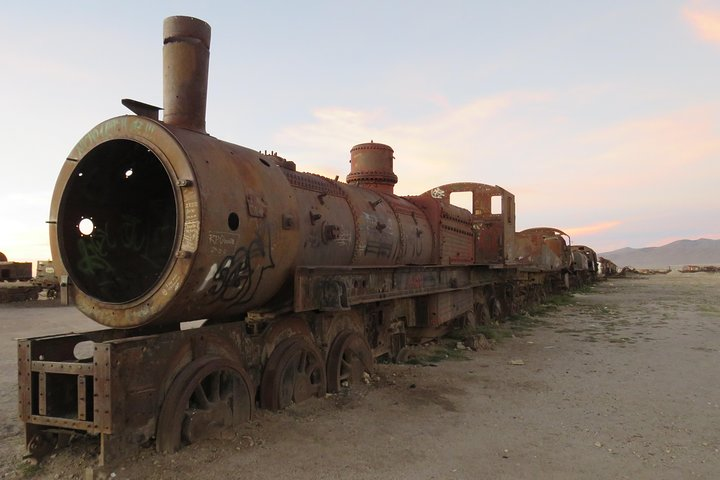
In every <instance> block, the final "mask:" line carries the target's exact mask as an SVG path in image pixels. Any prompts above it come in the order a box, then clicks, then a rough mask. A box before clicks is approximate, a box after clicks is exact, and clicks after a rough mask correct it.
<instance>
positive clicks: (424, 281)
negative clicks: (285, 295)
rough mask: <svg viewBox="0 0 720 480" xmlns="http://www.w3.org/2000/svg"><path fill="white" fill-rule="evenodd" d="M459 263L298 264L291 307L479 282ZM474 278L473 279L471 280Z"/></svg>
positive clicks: (328, 305) (324, 307) (337, 306)
mask: <svg viewBox="0 0 720 480" xmlns="http://www.w3.org/2000/svg"><path fill="white" fill-rule="evenodd" d="M471 275H472V272H471V271H470V270H468V269H467V268H463V267H460V266H417V267H413V266H402V267H395V268H392V267H382V268H378V267H375V268H365V267H335V268H334V267H300V268H298V269H297V270H296V271H295V299H294V307H293V308H294V310H295V311H296V312H304V311H309V310H320V311H337V310H343V309H347V308H348V307H350V306H352V305H359V304H363V303H370V302H378V301H382V300H391V299H398V298H406V297H412V296H419V295H427V294H431V293H440V292H447V291H452V290H459V289H465V288H470V287H473V286H480V285H482V284H484V282H485V281H486V280H485V279H482V278H481V277H479V276H478V277H476V278H475V279H473V278H471ZM473 280H476V281H473Z"/></svg>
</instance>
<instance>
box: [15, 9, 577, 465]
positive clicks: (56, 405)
mask: <svg viewBox="0 0 720 480" xmlns="http://www.w3.org/2000/svg"><path fill="white" fill-rule="evenodd" d="M209 46H210V27H209V26H208V25H207V24H206V23H205V22H203V21H201V20H198V19H195V18H190V17H170V18H168V19H166V20H165V24H164V45H163V64H164V66H163V69H164V70H163V71H164V74H163V79H164V90H163V103H164V108H163V119H162V120H160V118H159V117H160V114H159V111H160V109H159V108H157V107H153V106H150V105H147V104H143V103H140V102H137V101H133V100H124V101H123V104H125V105H126V106H127V107H128V108H130V109H131V110H132V112H133V113H134V115H126V116H120V117H116V118H112V119H109V120H106V121H104V122H102V123H100V124H99V125H97V126H96V127H94V128H93V129H92V130H90V132H88V133H87V134H86V135H85V136H84V137H83V138H82V139H81V140H80V141H79V142H78V143H77V145H76V146H75V147H74V148H73V150H72V151H71V153H70V154H69V155H68V157H67V159H66V161H65V163H64V164H63V166H62V169H61V172H60V175H59V177H58V180H57V184H56V187H55V191H54V194H53V200H52V205H51V212H50V219H49V224H50V238H51V249H52V253H53V259H54V261H55V262H56V264H57V267H58V268H57V269H58V270H59V272H60V274H62V275H67V278H68V284H70V285H71V287H70V288H71V297H72V299H73V301H74V303H75V304H76V305H77V307H78V308H79V309H80V310H81V311H82V312H83V313H85V314H86V315H87V316H89V317H90V318H92V319H93V320H95V321H96V322H98V323H100V324H102V325H104V326H106V327H110V328H105V329H101V330H98V331H95V332H86V333H82V334H67V335H56V336H49V337H40V338H32V339H23V340H19V342H18V354H19V357H18V368H19V407H20V417H21V419H22V420H23V422H25V430H26V442H27V446H28V451H29V453H30V454H31V455H35V456H40V455H41V454H42V452H43V451H44V450H45V446H47V445H48V443H52V442H54V441H55V439H56V438H55V437H57V436H62V435H63V434H64V433H63V432H66V433H77V432H82V433H89V434H95V435H98V436H99V437H100V441H101V453H100V462H101V464H102V463H105V462H109V461H112V460H113V459H116V458H119V457H120V456H122V455H124V454H127V453H128V452H132V451H135V450H137V449H138V448H140V446H142V445H146V444H147V443H148V442H154V443H155V445H156V447H157V448H158V449H159V450H161V451H174V450H177V449H178V448H180V447H181V446H182V445H183V444H186V443H191V442H195V441H198V440H201V439H203V438H206V437H208V436H213V435H215V434H217V433H218V432H219V431H222V430H224V429H227V428H234V427H236V426H237V425H238V424H240V423H242V422H244V421H246V420H247V419H248V418H250V417H251V415H252V413H253V410H254V408H256V407H257V406H259V407H261V408H268V409H280V408H284V407H286V406H288V405H290V404H292V403H294V402H300V401H303V400H306V399H308V398H310V397H313V396H316V397H322V396H324V395H325V393H326V392H327V391H330V392H333V391H338V390H339V389H341V388H344V387H345V386H347V385H349V384H352V383H354V382H358V381H362V379H363V378H364V377H365V376H366V375H367V373H369V372H370V371H371V370H372V368H373V361H374V359H375V358H377V357H380V356H387V357H389V358H391V359H398V358H402V356H403V352H404V351H406V350H407V345H408V344H409V343H416V342H420V341H423V340H424V339H429V338H436V337H439V336H441V335H443V334H445V333H447V332H448V331H450V330H451V329H452V328H455V327H457V326H472V325H474V324H476V323H478V322H483V321H487V320H489V319H491V318H495V319H498V318H501V317H502V316H504V315H507V314H509V313H512V312H514V311H517V309H518V308H521V307H523V306H524V305H525V304H526V303H527V302H530V301H537V299H539V298H540V297H541V296H542V295H541V294H544V293H545V292H546V291H548V290H553V289H557V288H562V285H563V283H564V280H563V278H564V277H563V275H567V274H568V272H569V271H570V269H569V267H570V263H571V260H572V253H571V251H570V246H569V238H568V239H567V240H565V239H564V237H567V236H566V235H565V234H563V233H562V232H561V231H559V230H556V229H534V230H531V231H525V232H520V233H517V234H516V232H515V203H514V202H515V199H514V196H513V195H512V194H511V193H510V192H508V191H507V190H505V189H503V188H501V187H498V186H493V185H485V184H481V183H470V182H461V183H453V184H448V185H442V186H438V187H435V188H432V189H430V190H428V191H427V192H425V193H423V194H420V195H417V196H408V197H400V196H397V195H395V194H394V191H393V188H394V185H395V183H396V182H397V181H398V177H397V176H396V175H395V173H394V171H393V159H394V152H393V150H392V148H391V147H389V146H387V145H384V144H381V143H375V142H372V141H371V142H368V143H361V144H358V145H356V146H354V147H352V148H351V150H350V164H351V169H350V173H349V174H348V176H347V178H346V182H341V181H339V180H338V179H337V178H336V179H328V178H324V177H321V176H318V175H314V174H311V173H301V172H299V171H297V169H296V166H295V164H294V163H293V162H291V161H287V160H285V159H283V158H281V157H280V156H278V155H277V154H275V153H274V152H270V153H269V154H268V153H267V152H259V151H256V150H253V149H249V148H246V147H242V146H239V145H235V144H232V143H228V142H225V141H222V140H220V139H217V138H214V137H212V136H211V135H209V134H208V133H207V132H206V131H205V109H206V107H205V105H206V97H207V76H208V68H209ZM459 192H469V193H470V194H471V195H470V196H471V198H472V200H471V206H470V209H469V210H468V209H466V208H462V207H460V206H456V205H454V204H453V202H452V197H453V195H454V194H456V193H459ZM190 320H204V322H203V323H202V325H201V326H199V327H197V326H196V325H195V326H196V327H197V328H185V326H183V327H182V328H181V327H180V325H181V324H185V325H187V324H186V322H189V321H190ZM82 347H90V348H82ZM88 352H89V353H88Z"/></svg>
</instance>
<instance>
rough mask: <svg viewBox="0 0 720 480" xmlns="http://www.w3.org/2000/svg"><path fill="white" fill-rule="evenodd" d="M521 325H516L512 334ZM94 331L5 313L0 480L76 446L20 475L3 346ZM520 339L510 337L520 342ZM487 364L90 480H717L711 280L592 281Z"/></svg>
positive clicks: (470, 359)
mask: <svg viewBox="0 0 720 480" xmlns="http://www.w3.org/2000/svg"><path fill="white" fill-rule="evenodd" d="M520 322H521V323H522V324H527V323H529V322H528V320H527V319H524V320H521V321H520ZM93 328H95V325H94V324H93V323H92V322H90V321H89V320H86V319H84V318H83V317H82V316H81V315H80V314H78V313H77V312H76V311H75V310H74V309H72V308H68V307H57V308H31V307H17V306H16V307H7V306H5V307H1V308H0V332H2V337H1V338H0V341H1V342H2V344H1V347H2V348H1V349H0V366H1V367H2V368H1V369H0V478H23V477H36V478H48V479H55V478H78V479H81V478H85V470H86V468H87V467H88V466H91V465H93V463H94V459H93V454H94V453H96V451H97V450H96V449H97V447H96V446H95V444H94V443H93V442H91V441H88V440H80V441H77V442H75V443H73V445H71V447H70V448H68V449H65V450H62V451H56V452H55V453H54V454H53V455H52V456H51V457H50V458H48V459H47V460H45V461H44V462H43V463H41V464H40V465H39V466H31V465H28V464H24V463H23V462H22V454H23V451H24V450H23V445H22V443H23V438H22V426H21V425H20V423H19V422H18V421H17V406H16V405H17V403H16V402H17V399H16V398H17V392H16V388H17V386H16V375H17V374H16V358H15V355H16V350H15V344H14V341H13V339H14V338H15V337H20V336H32V335H42V334H49V333H59V332H66V331H70V330H83V329H93ZM517 331H518V332H519V330H517ZM523 332H524V333H523V334H522V335H521V334H517V335H516V336H515V337H512V338H507V339H505V340H502V341H501V342H500V343H499V344H498V345H497V346H496V347H495V348H494V349H493V350H486V351H478V352H471V351H468V352H461V353H462V354H463V355H464V356H465V357H466V359H465V360H456V361H451V360H447V361H443V362H440V363H438V364H437V365H431V366H418V365H380V366H378V377H377V378H375V379H374V380H373V382H372V383H371V384H370V385H367V386H365V385H363V386H360V387H357V388H353V389H352V390H351V391H349V392H346V393H344V394H339V395H333V396H327V397H326V398H324V399H316V400H310V401H308V402H305V403H303V404H301V405H294V406H292V407H290V408H288V409H287V410H285V411H283V412H280V413H269V412H263V411H258V412H257V414H256V416H255V419H254V420H253V421H252V422H251V423H250V424H248V425H247V426H246V427H244V428H242V429H241V431H239V432H238V433H237V435H234V436H230V437H229V438H227V439H224V440H212V441H207V442H204V443H201V444H196V445H191V446H189V447H187V448H185V449H183V450H182V451H180V452H179V453H177V454H173V455H160V454H156V453H155V452H154V451H153V450H151V449H147V450H146V451H144V452H143V453H142V454H141V455H140V456H139V457H137V458H132V459H128V460H127V462H125V463H123V464H120V465H117V466H114V468H112V469H111V470H108V471H106V472H100V473H102V474H106V475H108V476H111V475H112V476H113V478H118V479H120V478H152V479H165V478H167V479H170V478H172V479H176V478H177V479H193V478H201V477H202V478H243V479H278V478H294V479H298V480H306V479H324V478H327V479H336V478H353V479H471V478H472V479H474V478H493V479H538V478H552V479H577V478H592V479H620V478H627V479H663V478H666V479H679V478H683V479H685V478H705V479H715V478H719V477H720V406H719V403H720V381H718V380H719V379H720V275H719V274H700V273H698V274H678V273H674V272H673V273H671V274H669V275H657V276H649V277H636V278H628V279H616V280H611V281H607V282H602V283H600V284H599V285H597V286H595V287H593V288H592V289H590V290H589V291H587V292H585V293H583V294H576V295H575V296H574V297H573V299H572V303H571V304H569V305H564V306H561V307H559V308H558V309H557V310H555V311H552V312H550V313H546V314H544V315H542V316H541V317H538V318H537V323H536V324H535V326H534V327H533V328H532V329H531V330H523Z"/></svg>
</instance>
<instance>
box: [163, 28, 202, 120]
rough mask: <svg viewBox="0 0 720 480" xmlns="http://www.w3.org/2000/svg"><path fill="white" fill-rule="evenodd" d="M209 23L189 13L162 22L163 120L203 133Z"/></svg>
mask: <svg viewBox="0 0 720 480" xmlns="http://www.w3.org/2000/svg"><path fill="white" fill-rule="evenodd" d="M209 64H210V25H208V24H207V23H205V22H203V21H202V20H198V19H197V18H192V17H168V18H166V19H165V22H164V24H163V104H164V110H165V113H164V116H163V121H164V122H165V123H166V124H168V125H175V126H178V127H182V128H187V129H189V130H195V131H197V132H201V133H205V110H206V106H207V82H208V66H209Z"/></svg>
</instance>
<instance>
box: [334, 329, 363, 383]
mask: <svg viewBox="0 0 720 480" xmlns="http://www.w3.org/2000/svg"><path fill="white" fill-rule="evenodd" d="M372 366H373V356H372V352H371V351H370V347H369V346H368V344H367V342H366V341H365V339H364V338H363V337H361V336H360V335H359V334H358V333H355V332H341V333H340V334H339V335H338V336H337V337H336V339H335V341H334V342H333V345H332V348H331V349H330V353H329V354H328V374H327V377H328V391H329V392H333V393H335V392H338V391H340V388H341V387H343V386H346V385H352V384H358V383H360V382H362V381H363V377H364V376H365V374H366V373H367V374H369V373H372Z"/></svg>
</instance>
